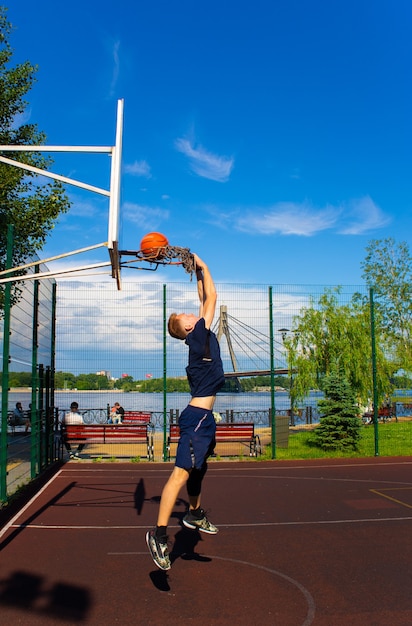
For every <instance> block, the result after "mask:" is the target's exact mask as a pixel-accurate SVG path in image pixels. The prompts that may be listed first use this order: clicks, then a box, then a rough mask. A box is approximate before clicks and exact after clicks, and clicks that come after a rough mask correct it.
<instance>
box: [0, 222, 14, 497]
mask: <svg viewBox="0 0 412 626" xmlns="http://www.w3.org/2000/svg"><path fill="white" fill-rule="evenodd" d="M13 239H14V227H13V224H9V225H8V227H7V249H6V267H5V269H10V268H11V267H12V265H13ZM11 286H12V283H11V282H10V283H6V284H5V286H4V311H3V313H4V316H3V372H2V381H1V433H0V501H1V502H6V501H7V411H8V408H9V407H8V404H9V364H10V320H11Z"/></svg>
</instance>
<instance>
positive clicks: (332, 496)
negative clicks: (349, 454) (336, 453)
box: [0, 458, 412, 626]
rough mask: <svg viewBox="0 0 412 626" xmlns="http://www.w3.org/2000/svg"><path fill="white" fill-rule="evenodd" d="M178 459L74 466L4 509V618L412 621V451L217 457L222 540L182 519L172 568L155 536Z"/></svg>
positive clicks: (209, 482) (213, 511)
mask: <svg viewBox="0 0 412 626" xmlns="http://www.w3.org/2000/svg"><path fill="white" fill-rule="evenodd" d="M171 467H172V466H171V465H170V464H160V463H159V464H149V463H140V464H129V463H118V464H112V463H110V464H107V465H106V464H99V465H98V466H96V464H92V463H67V464H66V465H64V466H63V467H62V468H61V469H60V470H59V471H58V472H57V473H56V474H55V475H54V476H52V477H50V480H49V482H48V483H47V484H46V485H45V486H44V487H43V489H42V490H40V491H38V492H37V493H36V492H33V493H32V498H31V500H29V501H28V502H26V503H25V505H24V507H23V506H22V507H20V508H15V510H14V516H13V517H10V515H7V516H6V514H5V512H4V511H3V512H0V521H2V530H1V531H0V612H1V613H0V614H1V616H2V620H1V621H2V622H3V621H4V623H22V624H25V625H27V626H32V625H33V626H35V625H37V624H39V626H40V624H42V625H43V624H46V625H49V624H50V625H51V624H74V623H79V624H87V625H89V624H90V625H93V626H94V625H96V626H97V625H99V626H101V625H104V624H112V623H119V624H122V626H123V625H126V626H127V625H129V624H133V625H135V624H148V625H157V624H159V625H160V624H161V625H162V626H163V625H164V623H165V622H166V623H168V624H171V625H172V626H173V625H174V624H179V625H180V624H182V623H183V622H185V621H188V622H190V621H193V620H194V619H195V621H196V623H197V624H199V625H201V626H209V625H211V626H220V625H222V626H223V625H225V626H226V624H227V623H228V622H231V623H236V624H237V625H241V626H242V625H243V624H245V625H247V626H249V625H250V624H251V623H262V624H269V625H275V626H310V625H311V624H313V625H316V626H347V624H348V623H350V624H351V626H365V625H369V624H371V625H372V624H373V625H374V626H384V625H385V626H386V625H387V624H391V626H407V625H408V626H409V625H410V624H411V623H412V594H411V593H410V562H411V559H412V548H411V544H410V531H411V522H412V459H411V458H402V459H362V460H353V459H350V460H328V461H321V462H319V461H309V462H303V461H298V462H294V463H292V462H276V461H274V462H261V463H257V462H243V463H242V462H233V463H231V462H212V463H211V464H210V467H209V472H208V475H207V477H206V479H205V482H204V491H203V501H202V504H203V506H204V507H205V509H206V510H207V514H208V516H209V517H210V519H211V520H212V521H213V522H214V523H215V524H217V526H218V527H219V533H218V534H217V535H216V536H210V535H204V534H201V533H199V532H198V531H190V530H188V529H186V528H182V525H181V520H182V517H183V515H184V513H185V511H186V508H187V500H186V498H185V496H186V494H185V493H183V492H182V493H181V498H179V500H178V502H177V503H176V506H175V509H174V512H173V516H172V518H171V520H170V526H169V529H168V531H169V544H170V556H171V561H172V568H171V570H169V571H168V572H162V571H161V570H158V569H157V568H156V567H155V565H154V563H153V561H152V560H151V558H150V556H149V554H148V552H147V547H146V543H145V533H146V531H147V529H149V528H151V527H152V526H153V525H154V523H155V520H156V516H157V511H158V506H159V499H160V494H161V491H162V488H163V485H164V483H165V481H166V479H167V478H168V476H169V473H170V470H171Z"/></svg>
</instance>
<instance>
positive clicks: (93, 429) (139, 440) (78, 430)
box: [62, 424, 154, 461]
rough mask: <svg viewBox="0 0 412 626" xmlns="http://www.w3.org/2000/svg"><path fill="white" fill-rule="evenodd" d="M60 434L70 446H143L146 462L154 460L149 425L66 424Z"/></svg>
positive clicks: (151, 432)
mask: <svg viewBox="0 0 412 626" xmlns="http://www.w3.org/2000/svg"><path fill="white" fill-rule="evenodd" d="M62 432H63V438H64V440H65V441H67V442H68V443H70V444H72V443H75V444H77V445H78V444H79V443H103V444H106V443H111V444H117V443H119V444H120V443H136V444H144V445H145V447H146V451H147V458H148V460H149V461H153V460H154V448H153V429H152V428H151V427H150V426H149V424H133V425H130V426H128V425H125V424H67V425H66V426H64V427H63V431H62Z"/></svg>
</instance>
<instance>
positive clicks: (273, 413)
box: [269, 287, 276, 459]
mask: <svg viewBox="0 0 412 626" xmlns="http://www.w3.org/2000/svg"><path fill="white" fill-rule="evenodd" d="M269 336H270V417H271V432H272V459H276V407H275V359H274V349H273V347H274V337H273V299H272V287H269Z"/></svg>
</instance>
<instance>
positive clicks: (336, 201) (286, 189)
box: [9, 0, 412, 285]
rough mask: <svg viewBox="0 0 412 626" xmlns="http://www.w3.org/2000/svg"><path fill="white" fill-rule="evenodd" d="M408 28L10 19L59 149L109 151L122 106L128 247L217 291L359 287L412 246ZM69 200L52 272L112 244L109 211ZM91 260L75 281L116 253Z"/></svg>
mask: <svg viewBox="0 0 412 626" xmlns="http://www.w3.org/2000/svg"><path fill="white" fill-rule="evenodd" d="M411 18H412V4H411V3H410V1H409V0H395V1H393V0H392V1H391V2H389V1H387V0H373V1H372V0H344V1H341V0H336V1H334V2H325V0H312V2H307V1H305V0H300V1H299V0H282V1H280V0H255V1H254V2H239V1H238V0H236V1H235V0H227V1H225V0H219V1H216V0H208V2H202V1H201V0H198V1H196V2H193V0H191V1H188V0H180V1H179V2H174V1H173V0H167V1H166V0H151V1H150V2H147V1H146V2H142V1H136V2H132V1H131V0H117V2H109V1H108V0H99V1H97V0H87V1H84V0H83V1H82V2H79V1H78V0H73V1H72V2H70V3H68V4H66V3H65V4H62V5H56V3H55V2H52V1H51V0H38V1H37V2H32V1H30V2H29V1H28V0H19V1H18V2H16V3H12V4H11V6H10V8H9V19H10V21H11V22H12V23H13V25H14V27H15V31H14V32H13V35H12V38H11V44H12V46H13V48H14V50H15V55H14V62H23V61H25V60H29V61H30V62H31V63H33V64H37V65H38V67H39V70H38V73H37V82H36V84H35V86H34V88H33V89H32V90H31V92H30V93H29V95H28V98H27V99H28V101H29V108H28V114H27V120H28V121H30V122H34V123H37V124H38V126H39V128H40V129H41V130H43V131H44V132H45V133H46V134H47V137H48V141H47V143H48V144H57V145H112V144H113V143H114V136H115V119H116V106H117V100H118V99H119V98H123V99H124V137H123V156H122V189H121V225H122V227H121V233H122V235H121V239H120V247H121V248H123V249H129V250H134V249H138V248H139V242H140V240H141V238H142V236H143V235H144V234H145V233H146V232H149V231H152V230H158V231H161V232H163V233H165V234H166V235H167V237H168V238H169V242H170V244H171V245H176V246H181V247H188V248H190V249H191V250H193V251H196V252H197V253H198V254H199V255H200V256H201V257H203V258H204V259H205V260H206V261H207V262H208V264H209V266H210V268H211V270H212V273H213V276H214V278H215V279H216V281H223V282H225V281H227V282H241V283H259V284H275V283H282V284H285V283H290V284H296V283H299V284H325V285H326V284H344V285H346V284H348V285H349V284H359V283H362V278H361V275H362V271H361V266H360V264H361V262H362V260H363V259H364V257H365V247H366V245H367V243H368V242H369V241H370V240H371V239H381V238H385V237H393V238H394V239H395V240H397V241H406V242H407V243H410V240H411V234H410V233H411V231H412V224H411V206H412V185H411V166H412V153H411V147H410V146H411V139H412V126H411V110H412V106H411V104H412V103H411V77H410V76H411V75H410V68H411V66H412V39H411V36H410V25H411ZM109 166H110V162H109V157H108V156H106V155H93V156H88V155H76V154H70V155H64V156H63V155H56V156H55V165H54V167H53V171H55V172H58V173H60V174H62V175H65V176H69V177H72V178H76V179H78V180H82V181H84V182H87V183H89V184H94V185H97V186H101V187H104V188H107V187H108V185H109ZM68 192H69V195H70V198H71V200H72V202H73V206H72V208H71V210H70V212H69V213H68V214H67V215H65V216H63V217H62V218H61V219H60V221H59V223H58V225H57V226H56V228H55V229H54V231H53V233H52V234H51V236H50V238H49V240H48V242H47V246H46V249H45V250H44V255H43V256H45V257H48V256H52V255H55V254H58V253H61V252H65V251H70V250H74V249H77V248H81V247H84V246H89V245H93V244H96V243H100V242H103V241H105V240H106V238H107V213H108V203H107V201H106V199H105V198H102V197H98V196H96V195H95V194H91V193H88V192H83V191H80V190H78V189H75V188H69V189H68ZM82 256H83V257H84V258H82V259H80V258H78V257H76V258H75V259H69V260H67V261H65V263H66V264H68V263H72V264H74V265H79V263H80V264H82V263H87V262H96V261H97V260H99V259H101V258H104V259H107V252H106V251H105V250H99V251H97V252H94V253H90V254H89V253H88V254H87V255H82ZM60 264H61V263H60ZM130 273H131V272H130V270H129V274H130ZM126 274H127V272H124V276H126ZM132 274H133V273H132ZM140 275H141V274H140V273H138V274H136V273H134V274H133V276H132V277H131V279H132V280H136V276H140ZM156 277H158V278H159V280H166V281H169V280H170V281H173V280H184V278H185V276H184V274H182V273H181V271H179V270H177V269H176V268H164V269H161V270H160V272H159V275H157V274H156Z"/></svg>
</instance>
